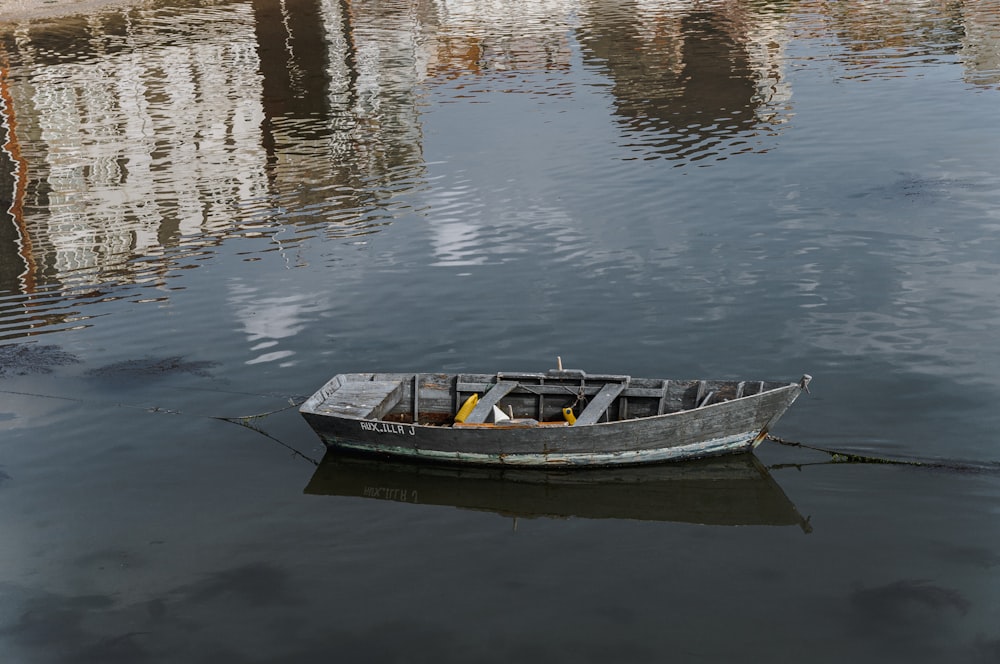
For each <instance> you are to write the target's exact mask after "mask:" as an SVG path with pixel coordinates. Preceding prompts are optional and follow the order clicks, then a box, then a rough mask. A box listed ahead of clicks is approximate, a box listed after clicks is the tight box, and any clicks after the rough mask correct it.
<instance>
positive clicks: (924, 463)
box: [767, 434, 1000, 473]
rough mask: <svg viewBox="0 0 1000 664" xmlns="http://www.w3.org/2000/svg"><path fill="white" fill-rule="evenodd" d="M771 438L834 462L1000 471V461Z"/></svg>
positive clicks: (769, 437)
mask: <svg viewBox="0 0 1000 664" xmlns="http://www.w3.org/2000/svg"><path fill="white" fill-rule="evenodd" d="M767 440H770V441H772V442H774V443H778V444H779V445H786V446H788V447H801V448H802V449H806V450H812V451H813V452H821V453H823V454H829V455H830V461H831V462H833V463H868V464H888V465H894V466H916V467H920V468H932V469H938V470H955V471H961V472H973V473H998V472H1000V462H996V461H962V460H960V459H920V458H909V459H907V458H899V457H888V456H875V455H870V454H858V453H857V452H844V451H842V450H832V449H829V448H825V447H817V446H815V445H807V444H805V443H800V442H797V441H791V440H784V439H783V438H778V437H777V436H772V435H771V434H768V435H767Z"/></svg>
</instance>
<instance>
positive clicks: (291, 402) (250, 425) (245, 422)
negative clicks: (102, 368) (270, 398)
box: [0, 390, 319, 466]
mask: <svg viewBox="0 0 1000 664" xmlns="http://www.w3.org/2000/svg"><path fill="white" fill-rule="evenodd" d="M0 394H16V395H18V396H25V397H38V398H42V399H60V400H62V401H76V402H78V403H91V404H95V405H99V406H114V407H116V408H132V409H135V410H142V411H145V412H147V413H161V414H167V415H184V414H185V413H182V412H181V411H179V410H173V409H169V408H160V407H159V406H137V405H135V404H127V403H110V402H106V401H96V400H93V399H81V398H80V397H64V396H59V395H54V394H37V393H34V392H18V391H15V390H0ZM242 394H247V395H249V396H265V395H259V394H252V393H250V392H243V393H242ZM297 399H298V401H296V398H293V397H288V405H287V406H282V407H281V408H276V409H274V410H269V411H266V412H263V413H254V414H253V415H242V416H239V417H222V416H218V415H192V416H191V417H205V418H208V419H212V420H220V421H222V422H229V423H231V424H237V425H239V426H242V427H246V428H247V429H250V430H251V431H255V432H257V433H259V434H260V435H262V436H264V437H265V438H269V439H271V440H272V441H274V442H276V443H278V444H279V445H281V446H282V447H284V448H287V449H289V450H291V451H292V452H293V454H294V455H296V456H299V457H302V458H303V459H305V460H306V461H308V462H309V463H311V464H313V465H314V466H318V465H319V461H317V460H315V459H313V458H311V457H309V456H306V455H305V454H303V453H302V452H299V451H298V450H297V449H295V448H294V447H292V446H291V445H289V444H288V443H285V442H284V441H281V440H279V439H277V438H275V437H274V436H272V435H271V434H269V433H268V432H266V431H264V430H263V429H261V428H259V427H258V426H256V422H257V421H258V420H262V419H264V418H265V417H267V416H269V415H274V414H275V413H280V412H282V411H285V410H288V409H289V408H295V407H296V406H299V405H301V404H302V403H303V402H304V401H305V400H306V398H305V397H297Z"/></svg>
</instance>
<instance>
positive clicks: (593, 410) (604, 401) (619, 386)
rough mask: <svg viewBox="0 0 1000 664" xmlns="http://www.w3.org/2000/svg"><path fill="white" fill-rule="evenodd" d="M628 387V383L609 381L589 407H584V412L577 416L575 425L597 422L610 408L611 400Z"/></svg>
mask: <svg viewBox="0 0 1000 664" xmlns="http://www.w3.org/2000/svg"><path fill="white" fill-rule="evenodd" d="M625 387H626V383H608V384H607V385H605V386H604V387H602V388H601V391H600V392H598V393H597V396H595V397H594V398H593V399H591V400H590V403H589V404H587V407H586V408H584V409H583V412H582V413H580V415H579V416H578V417H577V418H576V424H574V425H573V426H581V425H586V424H596V423H597V421H598V420H599V419H601V415H603V414H604V411H606V410H607V409H608V406H610V405H611V402H612V401H614V400H615V399H616V398H617V397H618V395H619V394H621V393H622V392H623V391H624V390H625Z"/></svg>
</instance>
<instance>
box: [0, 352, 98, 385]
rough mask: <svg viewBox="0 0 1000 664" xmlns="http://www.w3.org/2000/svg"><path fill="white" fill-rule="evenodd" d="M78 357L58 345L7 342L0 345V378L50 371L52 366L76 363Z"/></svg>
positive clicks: (78, 359) (78, 360)
mask: <svg viewBox="0 0 1000 664" xmlns="http://www.w3.org/2000/svg"><path fill="white" fill-rule="evenodd" d="M78 362H80V358H78V357H77V356H76V355H73V354H72V353H67V352H66V351H64V350H63V349H62V348H60V347H59V346H52V345H48V346H39V345H36V344H9V345H6V346H0V378H3V377H6V376H27V375H30V374H44V373H52V367H59V366H64V365H67V364H76V363H78Z"/></svg>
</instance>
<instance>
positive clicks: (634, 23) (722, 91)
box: [581, 0, 791, 163]
mask: <svg viewBox="0 0 1000 664" xmlns="http://www.w3.org/2000/svg"><path fill="white" fill-rule="evenodd" d="M585 5H586V9H587V13H586V19H585V21H584V24H585V25H584V26H583V27H582V28H581V30H582V31H583V33H584V34H583V36H582V38H581V41H582V43H583V45H584V50H585V57H586V59H587V61H588V62H589V63H591V64H593V65H595V66H597V67H599V68H601V69H602V70H604V71H606V72H607V75H608V77H609V78H610V79H611V80H612V81H613V88H612V92H613V95H614V104H615V112H616V114H617V115H618V116H619V117H620V118H621V123H622V125H623V127H624V128H625V131H626V134H627V138H626V141H625V142H626V144H627V145H629V146H630V147H631V148H632V150H633V151H634V152H635V156H636V158H650V157H652V156H658V157H665V158H672V159H677V160H680V161H682V162H683V163H687V162H688V161H698V160H702V159H724V158H726V156H728V155H731V154H736V153H740V152H746V151H752V150H754V149H759V148H760V146H759V145H757V142H756V141H755V140H754V139H753V136H755V135H756V134H757V133H768V132H773V131H775V130H776V129H777V127H778V125H780V124H783V123H784V122H786V121H787V117H788V111H789V107H788V99H789V97H790V96H791V94H790V91H789V89H788V84H787V82H786V80H785V79H786V77H785V75H784V74H783V72H782V66H783V58H782V50H783V48H784V45H785V42H786V41H787V38H786V37H785V27H784V26H785V22H786V21H787V15H786V13H785V12H784V11H782V10H780V9H772V8H770V6H765V7H764V8H763V9H760V10H757V9H752V8H750V7H748V6H747V4H746V3H744V2H735V1H732V2H710V3H686V2H684V3H680V2H677V3H667V4H666V5H664V4H662V3H650V2H644V1H643V0H639V1H637V2H632V3H624V4H620V3H615V4H610V3H606V2H601V1H594V2H590V3H585ZM779 6H780V5H779Z"/></svg>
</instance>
